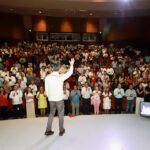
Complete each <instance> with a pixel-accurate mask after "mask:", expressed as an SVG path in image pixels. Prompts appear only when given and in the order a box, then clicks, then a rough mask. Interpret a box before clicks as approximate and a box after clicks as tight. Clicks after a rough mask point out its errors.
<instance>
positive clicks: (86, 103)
mask: <svg viewBox="0 0 150 150" xmlns="http://www.w3.org/2000/svg"><path fill="white" fill-rule="evenodd" d="M81 94H82V107H83V113H84V114H89V113H90V98H91V94H92V90H91V87H89V86H88V83H87V82H86V83H85V85H84V87H83V88H82V90H81Z"/></svg>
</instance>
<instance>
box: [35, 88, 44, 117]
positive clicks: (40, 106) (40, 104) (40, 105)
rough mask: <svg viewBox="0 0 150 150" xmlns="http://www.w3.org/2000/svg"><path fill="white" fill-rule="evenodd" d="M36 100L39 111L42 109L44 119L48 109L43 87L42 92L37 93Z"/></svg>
mask: <svg viewBox="0 0 150 150" xmlns="http://www.w3.org/2000/svg"><path fill="white" fill-rule="evenodd" d="M36 98H37V99H38V109H40V114H41V116H42V117H43V116H45V114H46V108H47V95H46V92H45V91H44V88H43V86H41V87H40V90H39V91H38V92H37V94H36Z"/></svg>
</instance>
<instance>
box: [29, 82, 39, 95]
mask: <svg viewBox="0 0 150 150" xmlns="http://www.w3.org/2000/svg"><path fill="white" fill-rule="evenodd" d="M29 87H30V88H31V90H32V92H33V95H36V92H37V86H36V85H35V84H30V85H29Z"/></svg>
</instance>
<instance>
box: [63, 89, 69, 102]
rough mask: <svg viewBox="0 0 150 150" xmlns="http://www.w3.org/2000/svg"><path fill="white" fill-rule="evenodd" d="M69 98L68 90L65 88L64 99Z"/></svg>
mask: <svg viewBox="0 0 150 150" xmlns="http://www.w3.org/2000/svg"><path fill="white" fill-rule="evenodd" d="M68 98H69V90H66V94H65V93H64V98H63V99H64V100H68Z"/></svg>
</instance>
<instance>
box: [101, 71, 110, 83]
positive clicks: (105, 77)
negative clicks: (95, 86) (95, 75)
mask: <svg viewBox="0 0 150 150" xmlns="http://www.w3.org/2000/svg"><path fill="white" fill-rule="evenodd" d="M101 80H102V82H106V81H109V76H108V75H107V73H106V71H104V74H103V75H102V77H101Z"/></svg>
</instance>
